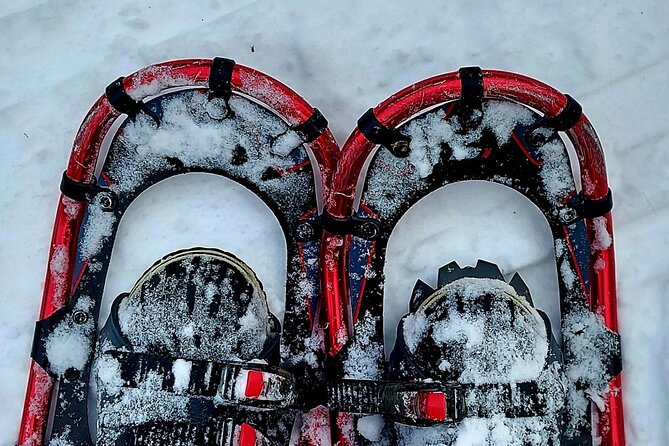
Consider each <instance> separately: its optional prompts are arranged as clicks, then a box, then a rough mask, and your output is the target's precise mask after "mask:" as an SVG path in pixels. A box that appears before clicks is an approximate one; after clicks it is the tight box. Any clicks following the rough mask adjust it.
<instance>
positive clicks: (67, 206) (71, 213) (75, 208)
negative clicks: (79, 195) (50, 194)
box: [60, 195, 82, 218]
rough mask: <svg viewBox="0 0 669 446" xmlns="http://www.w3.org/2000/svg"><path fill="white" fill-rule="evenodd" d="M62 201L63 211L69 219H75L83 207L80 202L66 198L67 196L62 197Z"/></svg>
mask: <svg viewBox="0 0 669 446" xmlns="http://www.w3.org/2000/svg"><path fill="white" fill-rule="evenodd" d="M60 201H61V203H63V210H64V211H65V214H66V215H67V216H68V217H70V218H74V217H76V216H77V214H78V213H79V210H80V209H81V206H82V204H81V203H80V202H79V201H76V200H73V199H72V198H70V197H66V196H65V195H63V196H62V198H61V200H60Z"/></svg>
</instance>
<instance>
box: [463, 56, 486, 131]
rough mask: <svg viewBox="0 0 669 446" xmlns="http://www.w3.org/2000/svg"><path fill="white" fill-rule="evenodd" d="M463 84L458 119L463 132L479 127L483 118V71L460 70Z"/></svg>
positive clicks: (469, 68)
mask: <svg viewBox="0 0 669 446" xmlns="http://www.w3.org/2000/svg"><path fill="white" fill-rule="evenodd" d="M458 74H459V76H460V83H461V93H460V101H459V102H458V110H457V112H456V113H457V114H456V116H457V119H458V121H459V123H460V125H461V126H462V129H463V130H465V131H466V130H471V129H472V128H474V127H476V126H478V125H479V124H480V123H481V119H482V118H483V93H484V89H483V71H482V70H481V68H479V67H464V68H460V69H459V70H458Z"/></svg>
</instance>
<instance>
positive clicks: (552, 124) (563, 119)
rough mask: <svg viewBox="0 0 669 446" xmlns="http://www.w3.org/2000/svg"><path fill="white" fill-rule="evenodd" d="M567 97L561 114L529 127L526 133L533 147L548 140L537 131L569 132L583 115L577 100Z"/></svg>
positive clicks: (546, 117) (547, 117) (542, 119)
mask: <svg viewBox="0 0 669 446" xmlns="http://www.w3.org/2000/svg"><path fill="white" fill-rule="evenodd" d="M565 97H566V98H567V103H566V104H565V106H564V108H563V109H562V110H561V111H560V113H558V114H557V115H555V116H544V117H543V118H541V119H540V120H538V121H537V122H536V123H534V124H532V125H531V126H529V127H528V129H527V130H526V133H525V135H526V137H525V138H526V140H527V142H529V143H530V144H533V145H541V144H543V143H545V142H546V141H547V140H548V137H547V136H546V135H544V134H542V133H541V132H538V131H537V130H539V129H549V130H552V131H554V132H557V131H566V130H569V129H570V128H572V127H573V126H574V125H576V123H577V122H578V120H579V119H580V118H581V115H582V114H583V108H582V107H581V104H579V103H578V102H576V99H574V98H572V97H571V96H569V95H568V94H566V95H565Z"/></svg>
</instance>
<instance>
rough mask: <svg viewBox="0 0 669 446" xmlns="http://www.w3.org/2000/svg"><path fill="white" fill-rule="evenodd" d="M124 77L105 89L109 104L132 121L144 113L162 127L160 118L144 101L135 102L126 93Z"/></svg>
mask: <svg viewBox="0 0 669 446" xmlns="http://www.w3.org/2000/svg"><path fill="white" fill-rule="evenodd" d="M123 79H125V78H124V77H123V76H121V77H119V78H118V79H116V80H115V81H114V82H112V83H111V84H109V85H108V86H107V88H106V89H105V96H106V97H107V101H109V104H110V105H111V106H112V107H113V108H114V110H116V111H117V112H119V113H123V114H126V115H128V116H129V117H130V119H132V120H134V119H135V118H136V117H137V115H138V114H139V113H140V112H144V113H146V114H147V115H149V116H150V117H151V119H153V120H154V121H155V123H156V125H160V118H158V116H157V115H156V114H155V113H154V112H152V111H151V110H150V109H149V108H148V107H147V106H146V104H144V103H143V102H142V101H136V100H134V99H133V98H132V97H131V96H130V95H129V94H128V93H127V92H126V91H125V87H124V86H123Z"/></svg>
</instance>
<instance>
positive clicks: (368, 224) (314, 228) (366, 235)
mask: <svg viewBox="0 0 669 446" xmlns="http://www.w3.org/2000/svg"><path fill="white" fill-rule="evenodd" d="M323 229H325V230H326V231H328V232H330V233H331V234H337V235H354V236H356V237H359V238H363V239H365V240H376V239H377V238H378V237H379V235H380V234H381V222H379V221H378V220H375V219H373V218H365V217H345V218H341V217H334V216H332V215H330V214H328V213H327V212H323V213H322V214H321V215H319V216H318V219H316V220H304V221H301V222H300V223H298V225H297V229H296V233H297V238H298V239H299V240H300V241H302V242H308V241H313V240H316V239H317V238H318V237H320V234H321V232H322V231H323Z"/></svg>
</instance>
